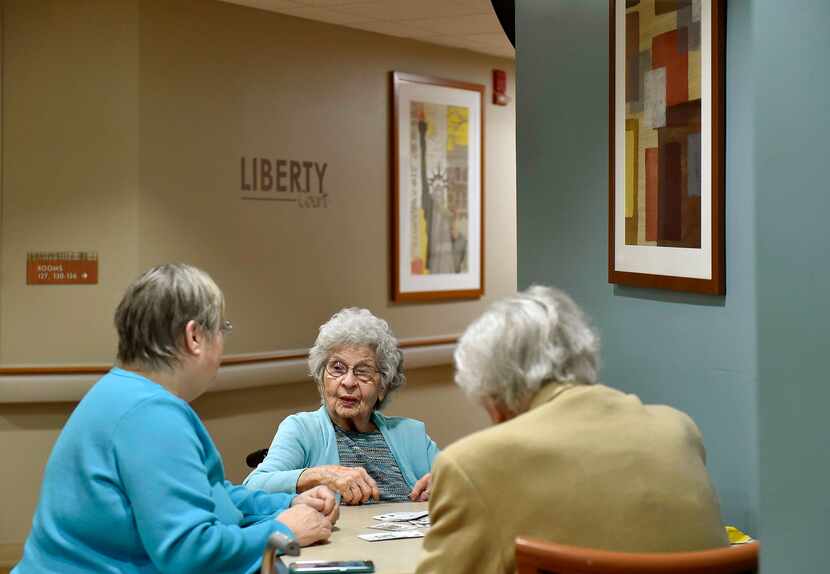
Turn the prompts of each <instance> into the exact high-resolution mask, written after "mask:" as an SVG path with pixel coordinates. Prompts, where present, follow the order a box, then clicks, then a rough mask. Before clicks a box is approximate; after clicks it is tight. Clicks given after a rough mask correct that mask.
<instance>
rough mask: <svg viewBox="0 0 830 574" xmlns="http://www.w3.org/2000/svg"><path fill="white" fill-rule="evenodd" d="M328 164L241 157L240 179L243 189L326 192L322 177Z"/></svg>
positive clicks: (279, 191)
mask: <svg viewBox="0 0 830 574" xmlns="http://www.w3.org/2000/svg"><path fill="white" fill-rule="evenodd" d="M327 167H328V164H327V163H318V162H316V161H296V160H293V159H274V160H271V159H268V158H263V157H254V158H246V157H244V156H243V157H242V161H241V165H240V178H241V182H242V191H243V192H246V191H247V192H252V191H272V192H278V193H309V192H311V191H312V190H313V191H315V192H317V193H319V194H323V178H324V177H325V176H326V168H327Z"/></svg>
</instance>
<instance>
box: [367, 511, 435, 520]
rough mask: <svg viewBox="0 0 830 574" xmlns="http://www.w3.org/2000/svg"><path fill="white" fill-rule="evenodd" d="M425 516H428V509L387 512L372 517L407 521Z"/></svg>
mask: <svg viewBox="0 0 830 574" xmlns="http://www.w3.org/2000/svg"><path fill="white" fill-rule="evenodd" d="M425 516H429V510H421V511H418V512H388V513H386V514H378V515H377V516H373V517H372V518H374V519H375V520H380V521H383V522H409V521H410V520H418V519H419V518H424V517H425Z"/></svg>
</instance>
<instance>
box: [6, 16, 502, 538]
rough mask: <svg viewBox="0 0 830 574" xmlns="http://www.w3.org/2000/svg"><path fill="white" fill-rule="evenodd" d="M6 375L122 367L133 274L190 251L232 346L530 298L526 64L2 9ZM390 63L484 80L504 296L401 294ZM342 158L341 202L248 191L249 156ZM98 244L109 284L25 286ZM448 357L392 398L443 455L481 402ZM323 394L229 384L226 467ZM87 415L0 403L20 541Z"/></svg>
mask: <svg viewBox="0 0 830 574" xmlns="http://www.w3.org/2000/svg"><path fill="white" fill-rule="evenodd" d="M0 2H1V3H2V4H3V6H4V14H3V22H2V23H3V31H4V34H5V42H4V51H3V53H2V71H3V77H2V106H3V107H2V112H3V113H2V124H0V125H2V130H3V138H2V140H3V143H4V149H3V161H2V165H0V170H1V171H0V175H2V189H1V190H0V193H2V202H0V206H1V207H2V211H0V265H2V276H0V365H3V366H9V365H20V364H32V365H51V364H78V363H107V362H109V361H111V360H112V355H113V350H114V345H115V340H114V332H113V329H112V327H111V314H112V310H113V309H114V307H115V305H116V303H117V300H118V298H119V296H120V294H121V292H122V291H123V289H124V287H125V286H126V284H127V283H128V282H129V281H130V279H131V278H133V277H134V276H135V275H136V274H137V273H138V272H139V270H141V269H143V268H146V267H147V266H149V265H151V264H155V263H160V262H164V261H170V260H185V261H188V262H192V263H194V264H196V265H199V266H201V267H204V268H205V269H207V270H208V271H209V272H210V273H211V274H213V275H214V277H216V279H217V281H218V283H219V284H220V285H221V286H222V287H223V288H224V290H225V292H226V295H227V299H228V314H229V317H230V318H232V319H233V320H234V323H235V332H234V335H233V337H231V338H229V340H228V344H227V348H226V351H227V352H228V353H244V352H258V351H272V350H277V349H286V348H297V347H307V346H309V345H310V343H311V342H312V341H313V338H314V335H315V332H316V329H317V326H318V325H319V324H320V323H321V322H322V321H324V320H325V319H326V318H327V317H328V316H330V315H331V313H332V312H334V311H335V310H337V309H338V308H340V307H343V306H346V305H360V306H366V307H369V308H371V309H372V310H373V311H374V312H375V313H377V314H378V315H381V316H383V317H385V318H387V319H388V320H389V321H390V323H391V324H392V326H393V328H394V329H395V331H396V333H397V334H398V335H399V336H400V337H402V338H409V337H426V336H433V335H442V334H456V333H459V332H461V331H462V330H463V328H464V326H465V325H466V324H467V323H468V322H469V321H470V320H471V319H472V318H473V317H475V316H476V315H477V314H478V313H479V312H480V311H481V310H482V309H483V307H484V306H485V305H486V303H487V302H488V301H490V300H492V299H493V298H495V297H497V296H499V295H503V294H505V293H508V292H510V291H512V290H514V289H515V284H516V223H515V211H516V207H515V196H516V192H515V112H514V109H513V106H512V105H511V106H508V107H504V108H501V107H494V106H492V105H490V103H489V97H490V89H489V82H490V71H491V69H492V68H494V67H497V68H502V69H505V70H507V72H508V77H509V79H510V82H511V83H510V87H509V90H510V92H511V93H512V80H513V63H512V62H511V61H508V60H503V59H498V58H493V57H488V56H485V55H480V54H474V53H472V52H467V51H464V50H457V49H452V48H443V47H438V46H431V45H428V44H423V43H418V42H414V41H410V40H404V39H396V38H390V37H385V36H381V35H377V34H372V33H368V32H362V31H357V30H350V29H346V28H339V27H336V26H331V25H326V24H322V23H316V22H310V21H305V20H300V19H295V18H290V17H286V16H281V15H278V14H272V13H267V12H261V11H258V10H254V9H249V8H243V7H240V6H235V5H231V4H225V3H220V2H209V1H205V0H201V1H192V2H190V1H184V0H182V1H178V0H141V1H139V0H98V1H94V0H89V1H85V2H69V1H66V0H39V1H38V2H31V1H30V0H0ZM391 70H398V71H403V72H409V73H415V74H427V75H434V76H440V77H447V78H453V79H458V80H464V81H472V82H478V83H483V84H487V85H488V91H487V98H488V99H487V103H486V106H485V122H486V134H487V141H486V149H485V161H486V174H485V182H486V183H485V186H486V209H485V213H486V223H485V225H486V240H485V245H486V254H485V256H486V271H487V275H486V290H487V291H486V297H485V298H484V299H483V300H480V301H464V302H452V303H446V302H444V303H432V304H426V305H424V304H420V305H411V304H410V305H393V304H391V303H390V302H389V300H388V285H389V279H388V274H389V263H388V261H389V251H388V250H389V247H388V245H389V231H388V210H389V200H388V198H389V186H390V172H389V159H388V158H389V145H390V141H389V139H390V137H389V122H390V112H389V89H388V81H389V79H388V74H389V72H390V71H391ZM241 155H246V156H254V155H255V156H258V157H271V158H287V159H303V160H305V159H309V160H316V161H324V162H327V163H328V171H327V176H326V179H327V181H326V190H327V192H328V194H329V198H330V201H329V207H328V208H327V209H318V210H300V209H299V208H297V207H296V206H294V205H281V204H279V203H276V202H274V203H265V202H243V201H241V200H239V195H240V192H239V157H240V156H241ZM63 249H71V250H97V251H98V252H99V256H100V277H101V278H100V282H99V284H98V285H97V286H69V287H27V286H26V285H25V275H24V270H25V254H26V252H27V251H33V250H63ZM451 378H452V373H451V369H450V368H449V367H436V368H429V369H422V370H418V371H414V372H412V373H410V384H409V386H408V388H407V389H406V390H404V391H402V393H401V394H400V396H398V397H397V398H396V400H395V401H394V402H393V403H392V405H391V406H390V408H389V412H390V413H392V414H405V415H407V416H415V417H417V418H421V419H422V420H424V421H425V422H426V423H427V426H428V429H429V431H430V433H431V434H432V435H433V437H434V438H435V439H436V440H437V441H438V442H439V444H441V445H446V444H448V443H449V442H451V441H452V440H455V439H456V438H458V437H460V436H464V435H465V434H467V433H469V432H471V431H472V430H475V429H478V428H481V427H482V426H484V424H485V419H484V416H483V413H481V412H479V411H478V410H477V409H475V408H474V407H470V406H468V404H467V402H466V401H465V400H464V398H463V397H462V396H461V393H460V392H459V391H458V390H457V389H456V388H455V386H454V385H452V384H451ZM317 404H318V398H317V397H316V394H315V392H314V389H313V387H312V386H311V384H310V383H298V384H291V385H283V386H272V387H263V388H259V389H251V390H245V391H233V392H223V393H214V394H209V395H206V396H205V397H202V398H201V399H200V400H199V401H197V403H196V405H195V406H196V408H197V410H198V411H199V413H200V415H202V416H203V417H204V419H205V421H206V423H207V426H208V428H209V430H210V432H211V434H212V435H213V437H214V439H215V441H216V443H217V445H218V446H219V448H220V450H221V451H222V453H223V456H224V458H225V460H226V467H227V472H228V476H229V477H230V478H231V479H233V480H239V479H240V478H242V476H243V475H244V472H245V469H244V467H243V462H242V460H243V458H244V455H245V454H247V452H249V451H251V450H254V449H256V448H260V447H264V446H267V444H268V443H269V442H270V440H271V438H272V436H273V432H274V430H275V428H276V425H277V424H278V422H279V421H280V420H281V419H282V418H284V416H286V415H287V414H290V413H291V412H295V411H296V410H299V409H308V408H313V407H315V406H316V405H317ZM73 406H74V405H72V404H68V403H61V404H54V405H45V404H29V405H0V460H2V461H3V463H2V471H0V492H2V493H3V495H2V497H3V499H2V504H0V506H2V508H3V512H1V513H0V544H2V543H5V542H12V543H15V542H21V541H22V540H23V539H24V537H25V535H26V533H27V531H28V528H29V525H30V521H31V516H32V511H33V509H34V505H35V502H36V497H37V490H38V488H39V481H40V476H41V472H42V469H43V465H44V464H45V462H46V458H47V457H48V453H49V451H50V449H51V446H52V444H53V442H54V440H55V438H56V437H57V434H58V433H59V432H60V429H61V427H62V425H63V424H64V422H65V420H66V418H67V417H68V416H69V414H70V413H71V409H72V408H73Z"/></svg>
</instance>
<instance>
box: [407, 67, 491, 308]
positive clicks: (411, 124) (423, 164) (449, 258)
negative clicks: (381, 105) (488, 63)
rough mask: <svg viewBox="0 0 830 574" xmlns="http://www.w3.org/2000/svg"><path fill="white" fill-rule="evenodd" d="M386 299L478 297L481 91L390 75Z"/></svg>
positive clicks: (465, 85)
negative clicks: (388, 295) (389, 276)
mask: <svg viewBox="0 0 830 574" xmlns="http://www.w3.org/2000/svg"><path fill="white" fill-rule="evenodd" d="M391 88H392V182H393V183H392V202H391V203H392V214H391V220H392V226H391V227H392V267H391V268H392V299H393V300H394V301H425V300H434V299H457V298H476V297H481V295H482V294H483V293H484V157H483V150H484V86H483V85H480V84H470V83H466V82H457V81H453V80H442V79H439V78H432V77H427V76H416V75H413V74H402V73H400V72H392V75H391Z"/></svg>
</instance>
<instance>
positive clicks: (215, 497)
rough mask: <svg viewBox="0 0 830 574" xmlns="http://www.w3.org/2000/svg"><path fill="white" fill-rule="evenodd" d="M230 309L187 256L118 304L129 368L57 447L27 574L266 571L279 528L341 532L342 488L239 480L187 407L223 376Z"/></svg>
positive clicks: (317, 535) (116, 374)
mask: <svg viewBox="0 0 830 574" xmlns="http://www.w3.org/2000/svg"><path fill="white" fill-rule="evenodd" d="M224 311H225V302H224V296H223V295H222V292H221V291H220V290H219V287H217V285H216V283H214V282H213V280H212V279H211V278H210V277H209V276H208V275H207V274H206V273H205V272H203V271H200V270H199V269H196V268H194V267H190V266H188V265H182V264H178V265H161V266H159V267H155V268H153V269H150V270H149V271H147V272H145V273H144V274H143V275H141V276H140V277H139V278H138V279H137V280H136V281H135V282H134V283H132V284H131V285H130V286H129V288H128V289H127V292H126V294H125V295H124V297H123V299H122V300H121V303H120V304H119V305H118V309H117V310H116V312H115V327H116V329H117V331H118V366H117V367H114V368H113V369H112V370H110V371H109V372H108V373H107V374H106V375H104V376H103V377H102V378H101V379H100V380H99V381H98V382H97V383H96V384H95V385H94V386H93V387H92V389H91V390H90V391H89V392H88V393H87V394H86V396H85V397H84V398H83V399H82V400H81V402H80V403H79V404H78V406H77V408H76V409H75V411H74V412H73V413H72V416H71V417H70V418H69V421H68V422H67V423H66V426H64V428H63V431H62V432H61V434H60V437H58V440H57V442H56V443H55V447H54V449H53V450H52V454H51V456H50V457H49V462H48V463H47V465H46V470H45V473H44V477H43V485H42V488H41V493H40V500H39V502H38V507H37V510H36V512H35V518H34V523H33V525H32V530H31V533H30V535H29V538H28V540H27V541H26V546H25V549H24V554H23V560H22V562H20V564H18V565H17V567H15V569H14V570H13V572H14V573H15V574H28V573H30V572H31V573H35V572H37V573H39V574H40V573H44V572H54V573H61V574H75V573H81V572H113V573H115V572H119V573H124V572H128V573H132V574H155V573H159V572H163V573H170V574H182V573H187V572H193V573H196V572H240V573H242V572H253V571H258V570H259V561H260V558H261V557H262V554H263V551H264V550H265V545H266V541H267V540H268V537H269V536H270V535H271V534H272V533H274V532H278V531H279V532H282V533H284V534H286V535H288V536H290V537H292V538H295V539H296V540H297V541H298V542H299V543H300V544H301V545H308V544H312V543H314V542H316V541H318V540H325V539H327V538H328V537H329V535H330V533H331V526H332V523H333V521H334V520H336V518H337V512H338V507H337V504H336V501H335V496H334V494H333V493H332V492H331V491H330V490H328V489H327V488H325V487H321V488H318V489H315V490H310V491H307V492H306V493H305V494H303V495H301V496H296V497H295V496H290V495H286V494H281V495H280V494H267V493H264V492H251V491H250V490H249V489H247V488H244V487H241V486H233V485H232V484H230V483H229V482H227V481H225V476H224V474H225V473H224V469H223V467H222V459H221V457H220V455H219V452H218V451H217V450H216V447H215V446H214V444H213V441H212V440H211V438H210V435H209V434H208V432H207V429H205V427H204V426H203V425H202V422H201V421H200V420H199V417H198V415H197V414H196V413H195V412H194V411H193V409H192V408H191V407H190V405H189V404H188V403H189V402H190V401H192V400H194V399H195V398H196V397H198V396H199V395H201V394H202V393H203V392H205V391H206V390H207V389H208V387H210V385H211V383H212V382H213V380H214V379H215V377H216V372H217V369H218V368H219V362H220V358H221V356H222V350H223V348H224V338H225V335H226V334H227V333H228V332H230V330H231V323H230V321H227V320H225V318H224Z"/></svg>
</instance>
